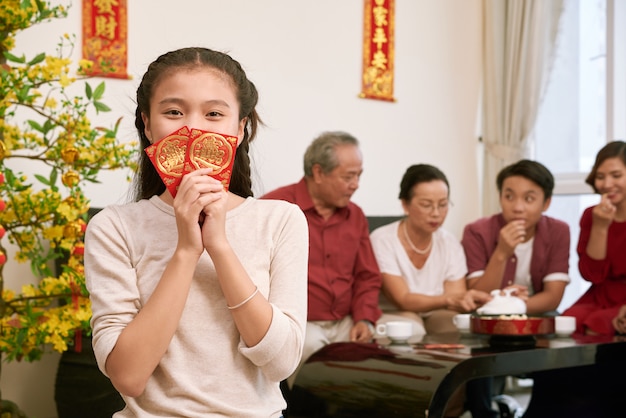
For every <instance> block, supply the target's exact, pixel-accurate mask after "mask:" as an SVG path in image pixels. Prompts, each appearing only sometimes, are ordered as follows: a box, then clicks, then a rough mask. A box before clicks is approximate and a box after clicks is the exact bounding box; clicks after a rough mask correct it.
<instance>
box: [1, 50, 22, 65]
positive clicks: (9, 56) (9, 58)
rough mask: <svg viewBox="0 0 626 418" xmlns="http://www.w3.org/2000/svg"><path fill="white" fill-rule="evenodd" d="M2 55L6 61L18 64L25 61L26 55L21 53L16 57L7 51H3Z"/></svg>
mask: <svg viewBox="0 0 626 418" xmlns="http://www.w3.org/2000/svg"><path fill="white" fill-rule="evenodd" d="M4 57H5V58H6V59H7V61H11V62H16V63H18V64H24V63H25V62H26V57H25V56H24V55H22V56H21V57H16V56H15V55H13V54H11V53H10V52H7V51H4Z"/></svg>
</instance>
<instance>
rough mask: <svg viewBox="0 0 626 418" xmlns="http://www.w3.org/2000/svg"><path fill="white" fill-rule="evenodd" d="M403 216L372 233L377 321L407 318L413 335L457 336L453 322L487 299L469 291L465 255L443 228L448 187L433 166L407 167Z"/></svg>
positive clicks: (488, 297)
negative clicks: (378, 280)
mask: <svg viewBox="0 0 626 418" xmlns="http://www.w3.org/2000/svg"><path fill="white" fill-rule="evenodd" d="M399 198H400V202H401V203H402V208H403V209H404V213H405V215H406V216H405V217H404V218H403V219H402V220H399V221H396V222H393V223H391V224H388V225H384V226H382V227H379V228H377V229H376V230H375V231H373V232H372V234H371V241H372V246H373V248H374V254H375V255H376V260H377V261H378V265H379V267H380V271H381V273H382V278H383V285H382V295H381V308H382V310H383V317H382V318H381V321H379V322H387V321H389V320H391V319H398V317H401V318H403V319H409V320H412V321H413V322H414V334H422V335H423V334H424V333H436V332H451V331H456V330H457V329H456V327H455V326H454V324H453V323H452V317H453V316H454V315H456V314H458V313H459V312H471V311H473V310H475V309H476V308H477V307H478V306H480V305H481V304H483V303H485V302H487V301H488V300H489V299H490V298H491V296H490V295H489V294H488V293H486V292H482V291H479V290H468V289H467V287H466V280H465V275H466V273H467V266H466V263H465V254H464V253H463V248H462V247H461V244H460V242H459V240H458V239H457V238H456V237H455V236H454V235H453V234H452V233H450V232H448V231H446V230H445V229H442V228H441V226H442V225H443V223H444V221H445V220H446V216H447V215H448V209H449V207H450V185H449V183H448V179H447V178H446V176H445V175H444V174H443V173H442V172H441V170H439V169H438V168H437V167H434V166H432V165H428V164H417V165H412V166H411V167H409V168H408V169H407V170H406V172H405V174H404V176H403V178H402V181H401V183H400V195H399Z"/></svg>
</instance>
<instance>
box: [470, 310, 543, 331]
mask: <svg viewBox="0 0 626 418" xmlns="http://www.w3.org/2000/svg"><path fill="white" fill-rule="evenodd" d="M470 329H471V330H472V332H474V333H476V334H485V335H545V334H553V333H554V317H552V316H529V317H527V318H524V319H522V318H515V316H513V317H508V316H506V315H494V316H489V315H472V316H471V318H470Z"/></svg>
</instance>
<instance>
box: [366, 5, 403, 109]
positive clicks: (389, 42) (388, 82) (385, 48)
mask: <svg viewBox="0 0 626 418" xmlns="http://www.w3.org/2000/svg"><path fill="white" fill-rule="evenodd" d="M364 1H365V16H364V26H363V75H362V80H361V81H362V87H361V93H360V94H359V97H362V98H366V99H379V100H388V101H395V99H394V97H393V71H394V68H393V65H394V24H395V22H394V19H395V16H394V9H395V0H364Z"/></svg>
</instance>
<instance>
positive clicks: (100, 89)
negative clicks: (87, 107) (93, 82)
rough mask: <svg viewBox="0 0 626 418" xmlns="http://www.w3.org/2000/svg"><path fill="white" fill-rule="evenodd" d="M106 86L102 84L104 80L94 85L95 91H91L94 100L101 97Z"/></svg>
mask: <svg viewBox="0 0 626 418" xmlns="http://www.w3.org/2000/svg"><path fill="white" fill-rule="evenodd" d="M105 87H106V85H105V84H104V81H103V82H102V83H100V84H98V87H96V91H94V92H93V99H94V100H100V99H101V98H102V95H103V94H104V88H105Z"/></svg>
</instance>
